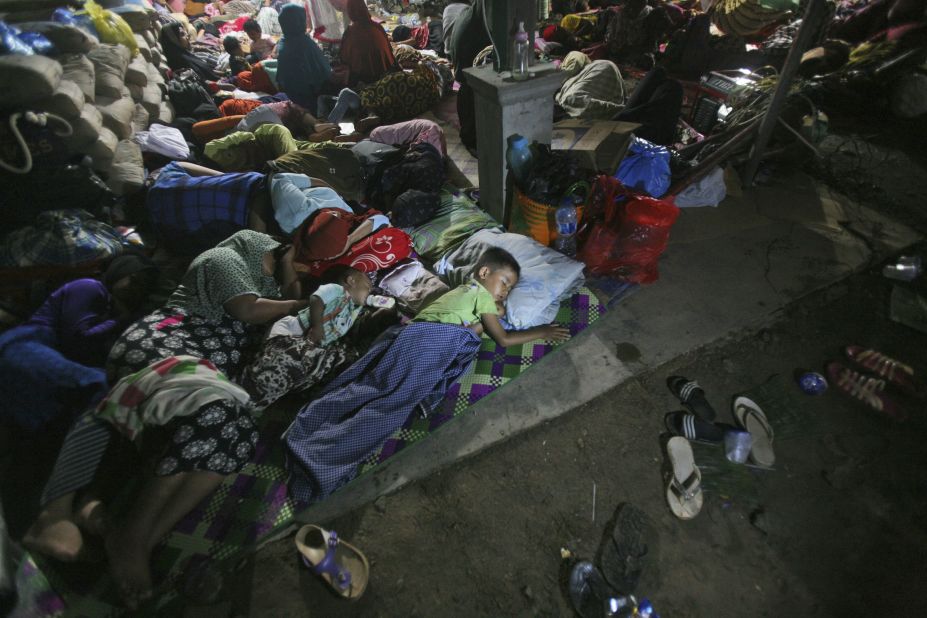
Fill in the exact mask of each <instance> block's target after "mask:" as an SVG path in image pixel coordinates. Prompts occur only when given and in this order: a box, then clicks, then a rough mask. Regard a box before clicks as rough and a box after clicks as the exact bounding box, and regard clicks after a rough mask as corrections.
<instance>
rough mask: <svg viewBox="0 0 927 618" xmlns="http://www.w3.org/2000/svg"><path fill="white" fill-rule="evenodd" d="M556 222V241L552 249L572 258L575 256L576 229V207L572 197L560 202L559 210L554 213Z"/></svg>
mask: <svg viewBox="0 0 927 618" xmlns="http://www.w3.org/2000/svg"><path fill="white" fill-rule="evenodd" d="M554 218H555V219H556V221H557V240H555V241H554V249H556V250H557V251H559V252H560V253H562V254H563V255H568V256H570V257H573V256H574V255H576V228H577V220H578V216H577V213H576V205H575V204H574V203H573V197H572V196H567V197H564V198H563V201H562V202H560V208H558V209H557V212H556V213H554Z"/></svg>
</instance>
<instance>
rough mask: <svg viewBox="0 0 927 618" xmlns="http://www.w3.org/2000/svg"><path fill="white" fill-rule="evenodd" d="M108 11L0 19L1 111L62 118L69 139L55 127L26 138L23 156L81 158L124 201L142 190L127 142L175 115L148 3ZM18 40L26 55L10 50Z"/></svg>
mask: <svg viewBox="0 0 927 618" xmlns="http://www.w3.org/2000/svg"><path fill="white" fill-rule="evenodd" d="M113 4H115V3H113V2H107V5H109V6H110V7H111V8H109V9H103V8H102V7H100V6H99V5H98V4H96V3H95V2H93V0H88V2H86V3H85V7H84V10H83V11H80V12H77V13H72V12H70V11H68V10H67V9H56V10H55V11H54V13H53V14H52V15H50V16H47V17H48V19H38V20H36V19H35V17H37V16H39V17H41V15H36V13H35V11H31V12H22V13H17V12H16V11H15V10H14V11H11V12H9V13H7V16H6V18H7V20H8V21H9V22H10V24H9V26H8V27H6V29H5V31H4V32H3V33H2V37H3V43H4V44H3V46H2V47H3V48H4V51H5V52H7V53H4V54H3V55H0V109H2V110H5V111H7V112H10V113H15V112H17V111H19V112H21V113H25V112H49V113H51V114H54V115H56V116H58V117H60V118H62V119H64V121H66V123H67V124H68V125H69V126H70V129H71V130H70V132H68V131H67V129H66V127H64V128H63V127H62V123H60V122H58V121H55V122H54V123H53V122H49V125H48V130H47V131H45V132H41V131H38V132H36V133H37V134H36V135H33V136H32V140H31V141H30V136H28V135H26V136H25V137H26V142H27V144H28V145H29V146H30V150H32V156H33V157H34V158H36V159H37V162H39V161H38V159H41V158H42V157H54V158H57V159H58V160H61V161H64V160H68V159H73V158H74V156H75V155H86V156H88V157H90V159H91V160H92V164H91V165H92V167H93V169H94V170H95V171H96V172H98V173H99V174H100V175H101V176H102V177H103V178H104V179H105V180H106V183H107V185H108V186H109V187H110V189H112V190H113V192H115V193H116V194H117V195H125V194H130V193H133V192H136V191H139V190H141V188H142V186H143V183H144V178H145V172H144V168H143V166H142V152H141V150H140V148H139V145H138V144H137V143H136V142H135V141H133V139H132V138H133V136H134V135H135V134H136V133H137V132H140V131H145V130H147V129H148V126H149V125H150V124H151V122H153V121H155V120H158V121H160V122H162V123H170V122H172V121H173V120H174V115H175V114H174V109H173V107H172V106H171V103H170V100H169V99H168V96H167V85H166V79H167V76H168V68H167V63H166V61H165V59H164V56H163V54H162V51H161V47H160V45H159V43H158V34H159V32H160V28H161V25H160V22H159V21H158V20H157V19H156V17H155V15H156V13H155V11H154V9H153V8H152V6H151V4H150V3H149V2H148V0H128V1H127V2H125V4H124V5H122V6H115V7H113V6H112V5H113ZM0 23H2V22H0ZM17 31H18V32H19V33H20V34H19V35H17ZM24 35H29V36H28V37H26V36H24ZM17 36H18V37H19V39H20V41H26V42H32V43H33V44H32V46H31V49H29V48H28V46H27V48H26V49H25V50H24V49H23V48H22V47H19V48H17V47H16V43H17V41H15V40H14V39H13V38H12V37H17ZM42 39H44V42H42ZM36 40H38V41H40V43H38V44H37V43H35V41H36ZM48 44H50V45H48ZM11 49H12V51H10V50H11ZM30 52H31V53H30ZM52 129H54V130H52ZM4 141H7V140H6V136H4ZM9 143H14V142H13V141H10V142H9ZM36 146H38V147H36ZM4 158H5V159H6V157H4Z"/></svg>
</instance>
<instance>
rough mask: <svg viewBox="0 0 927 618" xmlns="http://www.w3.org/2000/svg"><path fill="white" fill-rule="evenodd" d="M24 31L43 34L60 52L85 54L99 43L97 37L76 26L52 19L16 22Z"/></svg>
mask: <svg viewBox="0 0 927 618" xmlns="http://www.w3.org/2000/svg"><path fill="white" fill-rule="evenodd" d="M16 27H17V28H19V29H20V30H22V31H24V32H38V33H40V34H42V35H44V36H45V38H47V39H48V40H49V41H51V42H52V44H53V45H54V46H55V50H57V51H58V53H61V54H86V53H87V52H89V51H90V50H91V49H93V48H94V47H96V46H97V45H99V44H100V41H99V40H98V39H97V37H95V36H93V35H92V34H90V33H88V32H87V31H86V30H84V29H82V28H78V27H77V26H69V25H67V24H59V23H58V22H54V21H30V22H24V23H21V24H16Z"/></svg>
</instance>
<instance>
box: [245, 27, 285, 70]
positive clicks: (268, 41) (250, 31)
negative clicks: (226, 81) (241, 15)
mask: <svg viewBox="0 0 927 618" xmlns="http://www.w3.org/2000/svg"><path fill="white" fill-rule="evenodd" d="M242 30H244V31H245V34H247V35H248V38H249V39H251V53H250V54H248V61H249V62H260V61H261V60H264V59H266V58H270V57H271V56H272V55H273V53H274V49H275V48H276V46H277V44H276V43H274V40H273V39H272V38H270V37H269V36H267V35H266V34H264V32H263V30H261V24H259V23H257V22H256V21H255V20H253V19H249V20H248V21H246V22H245V25H244V26H242Z"/></svg>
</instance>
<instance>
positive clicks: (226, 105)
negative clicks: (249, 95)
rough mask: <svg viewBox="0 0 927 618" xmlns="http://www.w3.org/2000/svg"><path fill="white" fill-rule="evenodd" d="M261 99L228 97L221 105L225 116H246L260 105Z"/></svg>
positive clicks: (220, 109)
mask: <svg viewBox="0 0 927 618" xmlns="http://www.w3.org/2000/svg"><path fill="white" fill-rule="evenodd" d="M260 106H261V102H260V101H252V100H251V99H227V100H225V101H223V102H222V105H220V106H219V111H220V112H222V115H223V116H244V115H245V114H247V113H248V112H250V111H251V110H252V109H254V108H255V107H260Z"/></svg>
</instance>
